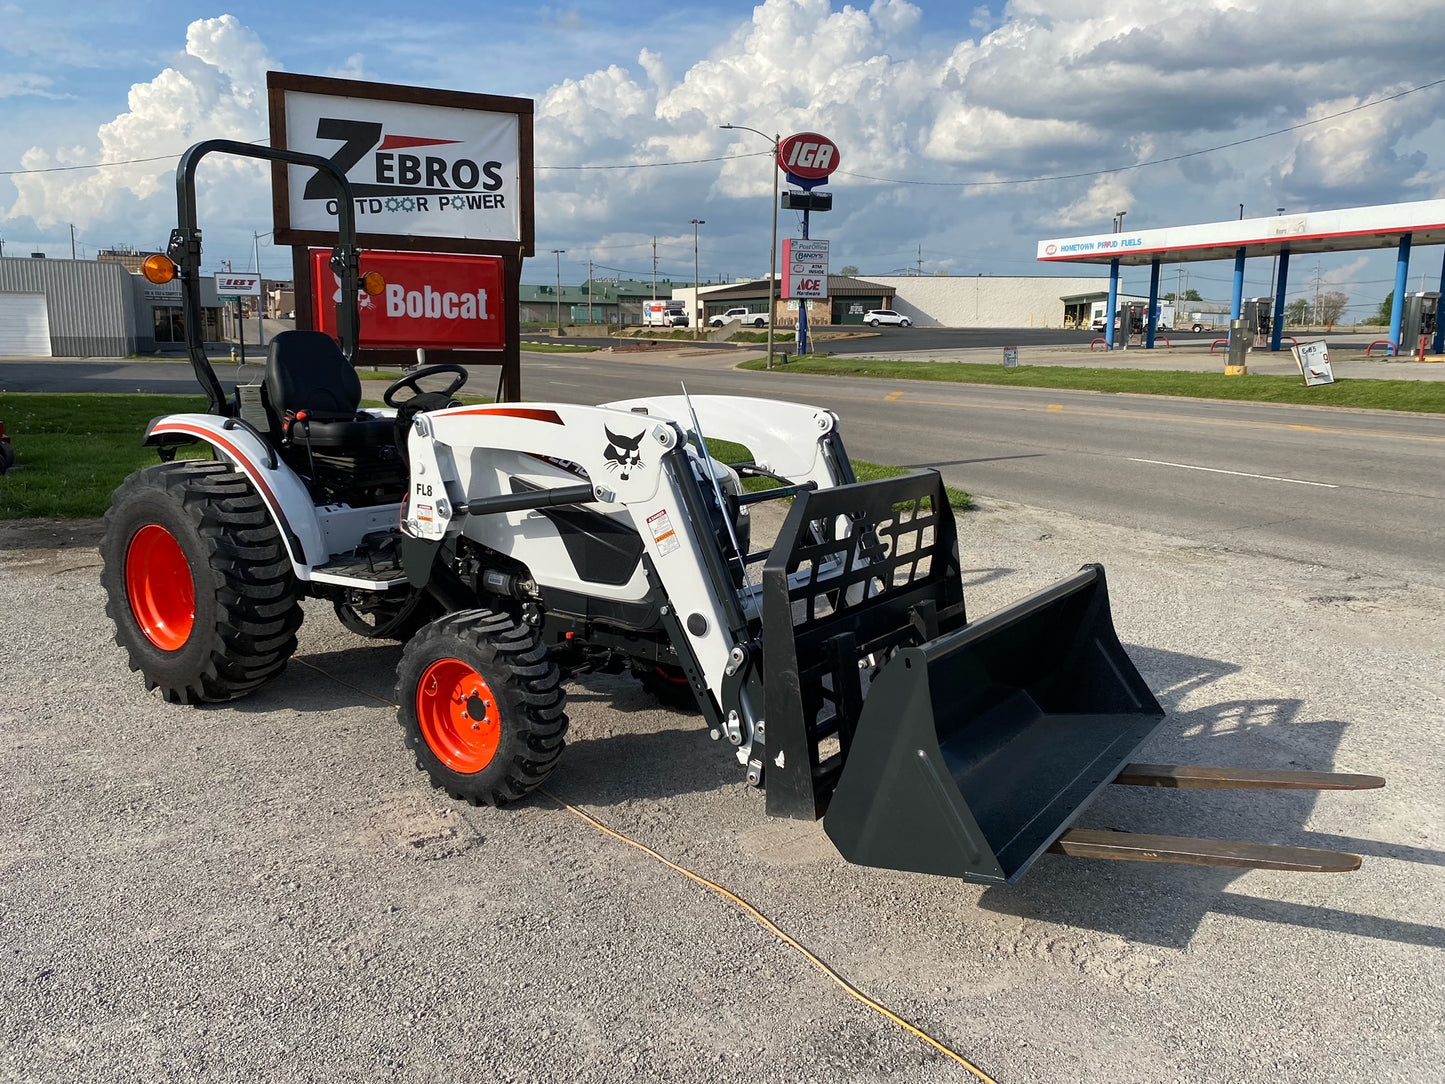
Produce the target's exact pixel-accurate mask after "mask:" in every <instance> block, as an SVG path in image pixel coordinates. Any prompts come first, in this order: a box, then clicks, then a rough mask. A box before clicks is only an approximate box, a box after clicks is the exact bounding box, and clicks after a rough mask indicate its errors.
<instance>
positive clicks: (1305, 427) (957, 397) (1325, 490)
mask: <svg viewBox="0 0 1445 1084" xmlns="http://www.w3.org/2000/svg"><path fill="white" fill-rule="evenodd" d="M925 330H926V329H925ZM733 360H734V359H733V357H732V355H729V354H710V355H704V356H697V357H684V358H677V357H674V358H671V359H669V360H666V361H660V360H650V359H648V358H647V357H646V356H645V355H637V356H629V355H618V356H608V355H601V354H585V355H575V354H529V355H527V361H526V375H525V380H524V386H525V388H526V394H527V397H528V398H529V399H537V400H546V399H556V400H560V401H563V402H582V403H596V402H606V401H608V400H614V399H622V398H628V397H631V396H636V395H647V394H657V393H672V392H674V391H676V389H677V387H678V381H679V380H680V379H682V380H685V381H686V384H687V387H688V389H689V390H690V391H692V392H694V393H710V394H732V395H756V396H759V397H763V398H787V399H793V400H797V401H801V402H810V403H817V404H819V405H823V406H827V407H829V408H831V409H833V410H835V411H836V412H837V413H838V414H839V416H840V417H841V418H842V419H843V425H844V430H843V431H844V435H845V439H846V441H847V444H848V448H849V450H850V452H851V453H852V454H853V455H855V456H857V457H858V458H861V459H868V460H872V461H874V462H879V463H890V464H896V465H899V466H913V467H933V468H936V469H938V470H939V471H941V472H942V474H943V476H944V478H945V479H946V480H947V481H949V482H950V483H952V484H954V485H957V486H959V487H961V488H963V489H965V490H967V491H969V492H970V493H974V494H977V495H980V496H984V497H991V498H997V499H1002V500H1008V501H1016V502H1020V503H1023V504H1028V505H1032V506H1035V507H1040V508H1052V509H1056V510H1059V511H1064V512H1069V513H1072V514H1075V515H1080V516H1087V517H1090V518H1093V519H1097V520H1100V521H1103V522H1109V523H1114V524H1118V525H1121V526H1124V527H1127V528H1131V529H1142V530H1151V531H1157V532H1165V533H1180V534H1188V535H1189V536H1191V537H1195V538H1198V539H1201V540H1206V541H1208V542H1210V543H1211V544H1214V545H1218V546H1220V547H1224V548H1229V549H1234V550H1258V551H1260V552H1263V553H1268V554H1273V555H1277V556H1285V557H1289V558H1292V559H1296V560H1302V561H1309V562H1317V563H1329V564H1333V565H1335V566H1336V567H1355V566H1362V567H1368V568H1372V569H1378V570H1380V571H1384V572H1391V573H1395V574H1398V575H1402V576H1407V577H1410V578H1412V579H1413V578H1420V579H1423V580H1427V581H1429V582H1432V583H1445V562H1442V561H1441V560H1440V550H1439V538H1438V531H1439V524H1440V523H1442V522H1445V471H1441V469H1440V464H1441V460H1442V455H1445V419H1442V418H1440V417H1438V416H1429V415H1411V414H1401V413H1385V412H1372V411H1340V410H1334V409H1317V408H1309V407H1298V406H1276V405H1269V404H1253V403H1226V402H1216V401H1204V400H1188V399H1163V398H1152V397H1142V396H1128V395H1100V394H1097V393H1091V392H1067V391H1048V390H1036V389H1009V388H998V387H989V386H985V385H946V384H918V383H914V382H909V381H897V382H889V381H879V380H870V379H862V378H842V377H827V378H824V377H807V376H794V375H792V374H789V373H786V372H776V371H775V372H772V373H757V372H747V371H742V370H735V369H733V368H732V367H731V365H732V362H733ZM234 372H235V370H234V369H233V368H232V367H231V366H229V365H223V366H221V367H220V376H221V377H222V381H223V383H226V384H229V383H230V382H231V380H233V379H234ZM251 372H252V373H256V370H255V369H254V368H253V369H252V370H251ZM257 375H259V374H257ZM80 389H84V390H91V391H102V390H112V391H121V390H124V391H132V390H145V391H155V392H168V393H178V394H197V393H198V388H197V385H196V383H195V381H194V379H193V378H192V376H191V374H190V370H189V367H188V366H186V365H185V364H184V363H175V362H125V361H118V362H94V361H89V362H66V363H63V364H46V363H24V362H11V363H5V364H3V365H0V390H30V391H45V390H50V391H60V390H80Z"/></svg>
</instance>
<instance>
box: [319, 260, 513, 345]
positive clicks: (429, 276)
mask: <svg viewBox="0 0 1445 1084" xmlns="http://www.w3.org/2000/svg"><path fill="white" fill-rule="evenodd" d="M330 259H331V253H330V252H329V251H328V250H326V249H313V250H312V252H311V291H312V304H313V309H312V311H313V312H314V313H315V314H316V326H317V328H319V329H320V330H322V331H325V332H328V333H329V334H332V335H334V334H336V301H337V295H338V294H339V292H340V289H341V285H340V282H339V280H338V279H337V277H336V275H335V273H333V272H332V270H331V265H330ZM361 270H362V272H363V273H365V272H367V271H379V272H380V273H381V276H382V278H384V279H385V280H386V289H385V290H384V291H383V292H382V293H381V294H379V295H378V296H376V297H372V296H370V295H369V294H364V293H363V294H361V295H360V302H359V310H360V313H361V345H362V346H363V347H397V346H399V347H408V348H410V347H425V348H430V349H461V350H500V349H502V344H503V342H504V338H505V328H504V326H503V324H504V321H503V319H502V313H503V311H504V310H503V308H502V306H503V305H504V304H505V303H506V299H505V298H504V296H503V293H502V261H501V259H500V258H499V257H495V256H446V255H440V254H437V253H415V252H369V251H363V252H362V253H361Z"/></svg>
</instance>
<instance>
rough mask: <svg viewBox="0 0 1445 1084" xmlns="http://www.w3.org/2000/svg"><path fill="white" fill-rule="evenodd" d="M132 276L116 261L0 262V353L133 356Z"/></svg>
mask: <svg viewBox="0 0 1445 1084" xmlns="http://www.w3.org/2000/svg"><path fill="white" fill-rule="evenodd" d="M132 277H133V276H132V275H131V274H130V273H129V272H127V271H126V269H125V268H124V267H122V266H121V265H120V264H117V263H100V262H98V261H95V260H46V259H35V258H29V259H26V258H23V257H21V258H15V257H9V256H6V257H3V258H0V354H3V355H12V356H19V357H55V356H59V357H124V356H125V355H127V354H133V353H135V350H136V323H135V294H134V286H133V285H132V281H131V280H132Z"/></svg>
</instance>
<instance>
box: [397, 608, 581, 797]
mask: <svg viewBox="0 0 1445 1084" xmlns="http://www.w3.org/2000/svg"><path fill="white" fill-rule="evenodd" d="M396 699H397V703H398V704H399V705H400V708H399V710H398V711H397V721H398V722H399V723H400V724H401V728H402V731H403V733H404V734H405V736H406V744H407V747H408V748H410V749H411V750H412V752H413V753H414V754H415V755H416V766H417V768H418V769H420V770H421V771H424V772H426V773H427V775H428V777H430V779H431V782H432V785H433V786H434V787H437V788H438V789H440V790H444V791H446V792H447V793H448V794H449V795H451V796H452V797H453V798H456V799H458V800H461V801H466V802H470V803H471V804H472V805H491V806H498V805H503V804H505V803H506V802H511V801H516V800H517V799H518V798H522V797H525V796H526V795H527V794H529V793H530V792H532V791H533V790H535V789H537V788H538V787H540V786H541V785H542V784H543V783H544V782H546V780H547V777H548V776H549V775H551V774H552V770H553V769H554V768H555V767H556V766H557V761H558V758H560V757H561V755H562V749H563V746H564V745H565V744H566V740H565V739H566V735H567V715H566V712H565V711H564V694H563V691H562V672H561V671H560V670H559V669H558V668H557V665H556V664H555V663H553V662H551V661H550V660H549V659H548V658H547V652H546V649H545V648H544V647H543V646H542V645H541V643H539V642H538V640H537V637H536V635H535V634H534V633H533V632H532V630H531V629H529V628H528V627H527V626H525V625H521V624H518V623H517V622H516V621H513V620H512V618H511V617H509V616H508V615H506V614H504V613H497V612H495V611H493V610H480V609H478V610H461V611H459V612H457V613H454V614H450V615H448V616H447V617H443V618H441V619H440V620H437V621H433V622H432V623H431V624H430V625H427V626H426V627H425V628H424V629H422V630H421V632H419V633H418V634H417V635H416V636H415V637H413V639H412V640H411V642H410V643H408V644H407V646H406V649H405V650H404V651H403V652H402V656H401V664H400V665H399V666H398V667H397V682H396Z"/></svg>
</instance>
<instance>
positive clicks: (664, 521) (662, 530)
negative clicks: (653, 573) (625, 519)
mask: <svg viewBox="0 0 1445 1084" xmlns="http://www.w3.org/2000/svg"><path fill="white" fill-rule="evenodd" d="M647 528H648V530H650V531H651V532H652V540H653V541H654V542H656V543H657V549H658V552H659V553H661V554H662V556H664V557H666V556H667V555H668V554H669V553H672V552H673V551H674V550H676V549H677V548H678V546H680V545H681V544H682V543H680V542H678V540H677V532H676V531H674V530H673V529H672V520H671V519H670V518H668V515H667V509H666V508H664V509H662V510H661V511H660V512H654V513H653V514H652V515H650V516H648V517H647Z"/></svg>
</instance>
